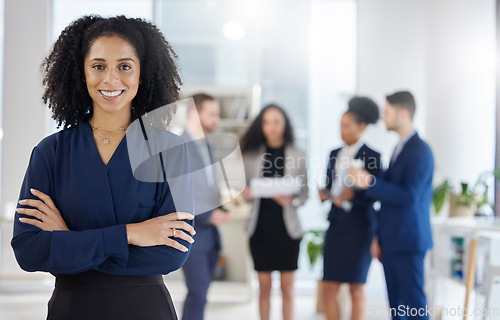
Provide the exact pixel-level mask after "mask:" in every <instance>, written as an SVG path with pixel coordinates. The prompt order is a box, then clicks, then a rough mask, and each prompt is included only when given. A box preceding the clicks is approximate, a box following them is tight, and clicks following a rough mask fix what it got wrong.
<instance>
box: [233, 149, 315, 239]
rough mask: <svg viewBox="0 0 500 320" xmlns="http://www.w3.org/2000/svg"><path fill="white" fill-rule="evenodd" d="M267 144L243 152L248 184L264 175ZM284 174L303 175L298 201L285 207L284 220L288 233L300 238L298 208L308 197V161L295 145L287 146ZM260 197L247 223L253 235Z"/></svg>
mask: <svg viewBox="0 0 500 320" xmlns="http://www.w3.org/2000/svg"><path fill="white" fill-rule="evenodd" d="M264 152H265V146H262V147H261V148H260V149H259V150H256V151H249V152H246V153H245V154H243V163H244V166H245V176H246V182H247V185H249V184H250V180H251V179H252V178H259V177H262V168H263V163H262V162H263V157H262V155H263V154H264ZM284 176H291V177H302V181H303V184H302V188H301V190H300V193H299V194H298V195H297V197H296V198H297V199H298V203H296V204H295V205H292V204H289V205H287V206H285V207H283V221H284V223H285V227H286V230H287V232H288V235H289V236H290V237H291V238H293V239H299V238H300V237H301V236H302V233H303V232H302V227H301V225H300V220H299V216H298V214H297V208H298V207H299V206H301V205H303V204H304V203H305V202H306V200H307V197H308V192H309V189H308V186H307V182H308V180H307V161H306V154H305V153H304V152H303V151H302V150H300V149H298V148H296V147H295V146H293V145H287V146H285V161H284ZM259 208H260V198H256V199H254V200H253V203H252V209H251V211H250V218H249V220H248V222H247V225H246V232H247V233H248V235H249V236H252V235H253V234H254V232H255V228H256V227H257V220H258V217H259Z"/></svg>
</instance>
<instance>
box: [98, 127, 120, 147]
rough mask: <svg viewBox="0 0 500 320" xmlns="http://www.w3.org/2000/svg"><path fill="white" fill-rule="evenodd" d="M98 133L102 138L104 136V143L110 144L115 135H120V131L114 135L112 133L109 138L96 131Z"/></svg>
mask: <svg viewBox="0 0 500 320" xmlns="http://www.w3.org/2000/svg"><path fill="white" fill-rule="evenodd" d="M117 130H118V129H117ZM123 130H125V129H123ZM96 133H97V134H98V135H100V136H101V138H102V143H104V144H109V143H110V141H111V138H113V137H115V136H116V135H118V134H119V133H120V132H118V133H115V134H114V135H112V136H111V137H107V138H106V137H105V136H103V135H102V134H101V133H100V132H99V131H96Z"/></svg>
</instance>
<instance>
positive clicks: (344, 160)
mask: <svg viewBox="0 0 500 320" xmlns="http://www.w3.org/2000/svg"><path fill="white" fill-rule="evenodd" d="M364 144H365V143H364V142H363V141H362V140H361V139H359V140H358V141H357V142H356V143H355V144H352V145H350V146H349V145H345V146H343V147H342V149H340V150H339V152H338V153H337V159H336V161H335V171H334V173H335V176H334V177H333V185H332V189H331V190H330V194H331V195H332V197H334V198H337V197H340V196H341V195H342V193H343V192H344V188H346V186H345V182H346V177H347V174H348V172H349V167H350V166H351V164H352V163H353V160H354V157H356V154H358V152H359V149H361V147H362V146H363V145H364ZM342 208H343V209H344V210H345V211H351V208H352V204H351V202H350V201H344V202H343V203H342Z"/></svg>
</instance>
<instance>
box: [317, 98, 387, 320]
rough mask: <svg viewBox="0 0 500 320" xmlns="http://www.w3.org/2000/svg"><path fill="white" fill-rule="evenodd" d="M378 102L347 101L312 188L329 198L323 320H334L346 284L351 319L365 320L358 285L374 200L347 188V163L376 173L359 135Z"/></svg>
mask: <svg viewBox="0 0 500 320" xmlns="http://www.w3.org/2000/svg"><path fill="white" fill-rule="evenodd" d="M378 118H379V111H378V106H377V104H376V103H375V102H373V100H371V99H370V98H366V97H354V98H352V99H351V100H349V103H348V109H347V111H346V112H344V114H343V116H342V119H341V121H340V131H341V136H342V140H343V141H344V143H345V144H344V146H343V147H342V148H339V149H335V150H333V151H332V152H331V153H330V158H329V159H328V168H327V170H326V188H325V189H324V190H318V195H319V198H320V199H321V201H327V200H328V201H331V202H332V206H331V209H330V214H329V216H328V220H329V221H330V227H329V228H328V230H327V231H326V235H325V244H324V250H323V251H324V252H323V258H324V259H323V269H324V270H323V302H324V309H325V316H326V319H327V320H339V319H340V318H341V315H340V311H339V310H340V309H339V306H338V303H337V296H338V292H339V288H340V284H341V283H348V284H349V289H350V294H351V301H352V312H351V317H350V319H351V320H361V319H365V313H366V311H365V309H366V301H365V295H364V284H365V283H366V276H367V274H368V269H369V268H370V263H371V260H372V257H371V254H370V245H371V243H372V239H373V234H374V224H373V220H374V218H373V215H374V213H373V212H372V205H373V203H374V202H375V200H374V199H371V198H369V197H367V196H366V195H365V192H364V191H363V190H358V189H355V188H353V186H352V182H351V181H350V180H349V178H350V177H349V176H348V169H349V167H350V166H351V165H353V164H355V163H356V162H357V163H358V166H362V167H363V168H366V170H368V171H369V172H370V174H372V175H374V176H378V175H379V173H380V169H381V167H380V153H378V152H376V151H374V150H373V149H371V148H369V147H368V146H367V145H366V144H365V143H364V141H363V139H362V138H361V135H362V134H363V132H364V130H365V129H366V127H367V126H368V125H369V124H374V123H376V122H377V121H378Z"/></svg>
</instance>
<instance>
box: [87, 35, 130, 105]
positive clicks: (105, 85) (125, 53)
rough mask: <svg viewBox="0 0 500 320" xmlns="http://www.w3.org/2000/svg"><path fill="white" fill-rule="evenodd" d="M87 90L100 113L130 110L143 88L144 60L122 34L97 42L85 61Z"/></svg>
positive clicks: (103, 37) (101, 38)
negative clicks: (141, 66)
mask: <svg viewBox="0 0 500 320" xmlns="http://www.w3.org/2000/svg"><path fill="white" fill-rule="evenodd" d="M84 71H85V81H86V83H87V90H88V91H89V95H90V97H91V98H92V103H93V110H94V114H95V113H96V112H104V113H117V112H118V113H120V112H128V113H130V109H131V107H132V99H134V97H135V95H136V94H137V90H138V89H139V81H140V62H139V58H138V57H137V55H136V53H135V50H134V47H133V46H132V45H131V44H130V43H129V42H128V41H126V40H124V39H123V38H121V37H119V36H111V37H109V36H102V37H100V38H98V39H96V40H95V41H94V43H93V44H92V46H91V47H90V50H89V53H88V55H87V56H86V57H85V62H84Z"/></svg>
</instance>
